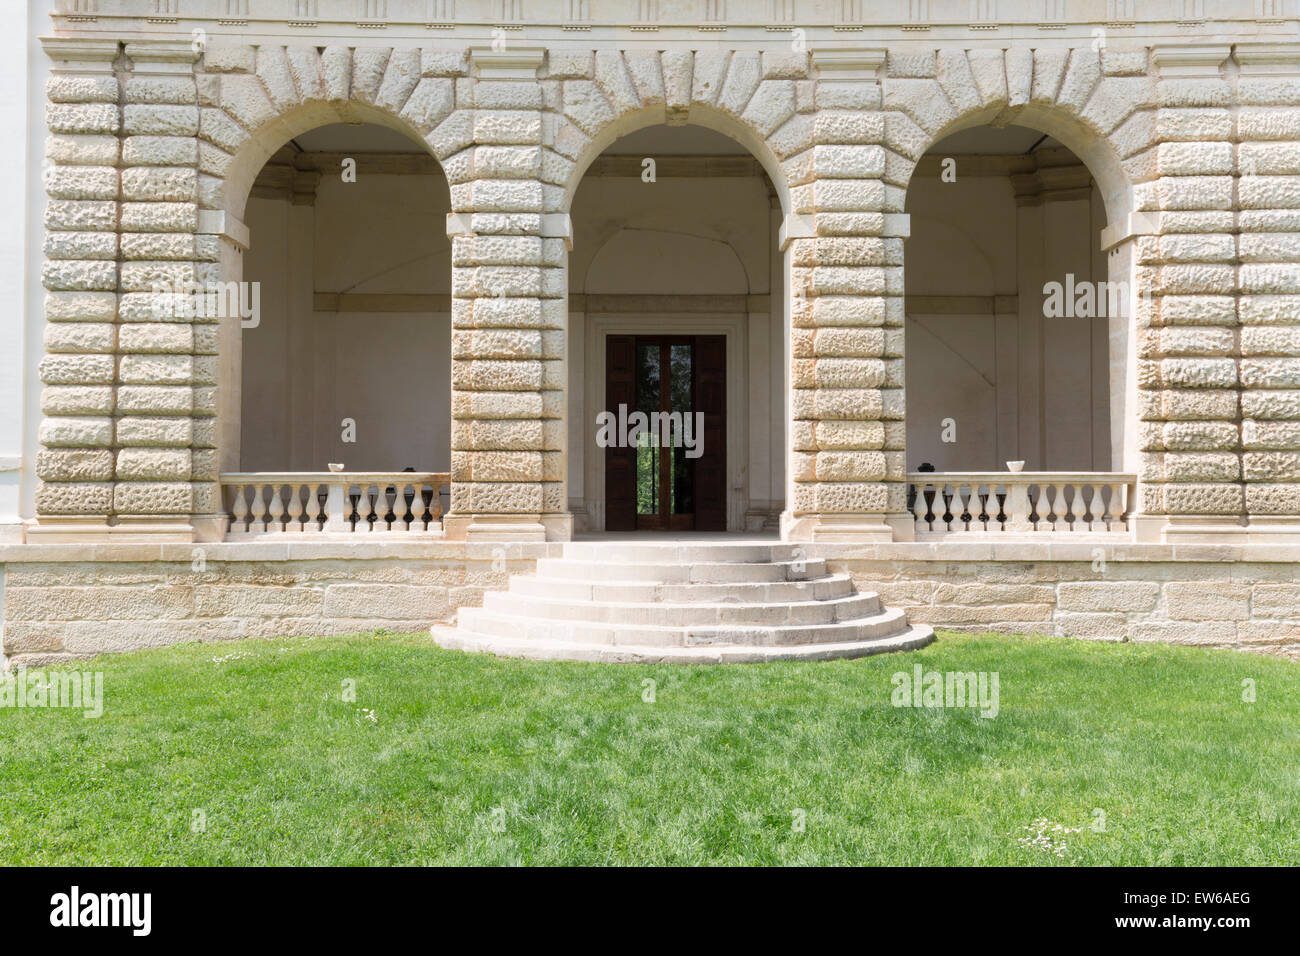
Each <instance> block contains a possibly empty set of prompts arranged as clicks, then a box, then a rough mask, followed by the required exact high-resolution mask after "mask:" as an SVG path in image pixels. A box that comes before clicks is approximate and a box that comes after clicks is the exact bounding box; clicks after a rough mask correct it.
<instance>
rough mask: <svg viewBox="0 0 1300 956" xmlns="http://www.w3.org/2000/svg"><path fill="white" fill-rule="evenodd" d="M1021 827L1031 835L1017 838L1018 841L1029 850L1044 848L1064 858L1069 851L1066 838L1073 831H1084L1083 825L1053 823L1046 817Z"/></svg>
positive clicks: (1044, 850) (1043, 849)
mask: <svg viewBox="0 0 1300 956" xmlns="http://www.w3.org/2000/svg"><path fill="white" fill-rule="evenodd" d="M1020 829H1022V830H1027V831H1028V834H1029V835H1028V836H1022V837H1019V838H1017V840H1016V843H1018V844H1019V845H1020V846H1022V847H1024V848H1025V849H1027V850H1042V851H1043V852H1044V853H1051V854H1052V855H1053V856H1056V857H1058V858H1063V857H1064V856H1065V855H1066V853H1067V852H1068V851H1069V845H1068V844H1067V843H1066V842H1065V839H1064V838H1065V837H1066V836H1068V835H1069V834H1071V833H1082V832H1083V827H1067V826H1065V824H1063V823H1053V822H1052V821H1051V820H1049V819H1047V818H1046V817H1039V818H1038V819H1037V820H1035V821H1034V822H1033V823H1029V824H1026V825H1025V826H1023V827H1021V828H1020Z"/></svg>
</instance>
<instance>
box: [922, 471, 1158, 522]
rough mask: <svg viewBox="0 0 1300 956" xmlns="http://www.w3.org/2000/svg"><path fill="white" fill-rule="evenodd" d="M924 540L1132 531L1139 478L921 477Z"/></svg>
mask: <svg viewBox="0 0 1300 956" xmlns="http://www.w3.org/2000/svg"><path fill="white" fill-rule="evenodd" d="M907 484H908V498H907V510H908V512H909V513H911V515H912V517H913V519H914V521H915V527H916V532H917V533H918V534H921V535H952V534H985V535H987V534H995V535H1005V534H1043V533H1056V534H1061V533H1065V534H1081V533H1087V534H1115V533H1123V532H1127V531H1128V529H1129V515H1130V514H1131V512H1132V510H1133V504H1134V493H1135V491H1136V488H1137V475H1135V474H1132V473H1130V472H1117V471H1115V472H1112V471H914V472H908V474H907Z"/></svg>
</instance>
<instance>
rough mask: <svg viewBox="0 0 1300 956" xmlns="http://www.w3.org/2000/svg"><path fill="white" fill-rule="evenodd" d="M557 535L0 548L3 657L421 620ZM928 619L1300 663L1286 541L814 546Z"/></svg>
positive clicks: (477, 600)
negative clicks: (498, 539) (530, 539)
mask: <svg viewBox="0 0 1300 956" xmlns="http://www.w3.org/2000/svg"><path fill="white" fill-rule="evenodd" d="M562 547H563V546H562V545H561V544H559V543H543V542H537V543H527V542H515V543H505V542H503V543H499V544H492V543H489V542H481V543H474V542H423V543H418V544H416V543H403V544H384V545H373V544H371V545H355V544H351V543H347V542H343V543H339V542H327V543H311V544H307V543H303V544H299V543H292V544H285V543H280V542H275V543H266V544H262V543H238V544H213V545H179V544H176V545H170V544H169V545H162V546H161V547H160V546H149V545H114V546H112V547H106V546H100V545H68V544H61V545H40V546H31V545H22V546H6V547H2V548H0V565H3V572H4V595H3V597H4V600H3V615H4V616H3V649H4V654H5V656H6V658H7V659H8V661H9V664H10V666H13V665H15V664H29V665H35V664H37V663H49V662H54V661H60V660H68V659H73V658H78V657H85V656H89V655H93V654H100V653H111V652H119V651H129V650H137V649H140V648H145V647H156V646H163V645H167V644H175V643H179V642H182V641H218V640H234V639H241V638H275V637H289V636H295V635H329V634H354V633H358V632H366V631H372V630H375V629H377V628H386V629H388V630H390V631H392V632H394V633H409V632H420V631H424V630H427V629H428V628H429V627H430V626H431V625H433V624H437V623H449V622H451V621H452V620H453V619H454V618H455V616H456V612H457V610H458V609H459V608H462V607H478V606H481V605H482V603H483V595H484V594H485V593H486V592H487V591H500V590H504V589H505V588H506V587H507V585H508V582H509V578H510V575H512V574H531V573H533V572H534V570H535V569H536V562H537V560H538V559H539V558H545V557H558V556H559V555H560V554H561V553H562ZM799 547H801V548H804V549H806V550H805V552H804V554H805V556H806V557H808V558H810V559H817V558H824V559H825V560H826V562H827V565H828V567H830V568H831V569H832V570H835V571H847V572H848V573H849V574H850V575H851V576H852V578H853V582H854V584H855V586H856V587H857V589H858V590H859V591H860V592H863V593H869V592H874V593H876V594H878V595H879V598H880V601H881V603H882V604H884V605H886V606H888V607H891V608H897V609H899V610H901V611H905V612H906V614H907V617H908V620H909V621H912V622H914V623H918V624H928V625H930V626H932V627H934V628H935V629H937V630H954V631H965V632H983V631H994V632H999V633H1012V634H1026V635H1029V634H1043V635H1049V636H1060V637H1077V638H1083V639H1089V640H1107V641H1157V642H1162V643H1170V644H1185V645H1191V646H1197V647H1212V648H1229V649H1234V650H1242V651H1250V652H1255V653H1267V654H1275V655H1280V656H1284V657H1288V658H1291V659H1294V660H1300V581H1297V579H1296V574H1295V563H1294V562H1293V561H1292V560H1291V556H1290V554H1289V553H1288V552H1289V549H1288V548H1286V547H1285V546H1242V547H1225V546H1216V545H1180V546H1178V548H1177V550H1176V551H1175V548H1174V547H1172V546H1168V545H1131V544H1111V545H1104V546H1101V547H1100V548H1099V549H1098V548H1096V547H1094V546H1092V545H1085V544H1069V545H1063V544H1045V543H1041V542H1019V543H1014V544H959V545H933V544H903V543H899V544H856V545H849V544H824V543H823V544H818V543H813V544H808V545H800V546H799Z"/></svg>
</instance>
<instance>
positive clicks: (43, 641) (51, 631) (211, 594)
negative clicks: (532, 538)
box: [0, 542, 545, 666]
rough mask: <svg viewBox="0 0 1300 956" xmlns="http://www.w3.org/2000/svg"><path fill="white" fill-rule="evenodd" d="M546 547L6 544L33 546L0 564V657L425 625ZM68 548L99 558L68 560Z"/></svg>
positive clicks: (55, 656)
mask: <svg viewBox="0 0 1300 956" xmlns="http://www.w3.org/2000/svg"><path fill="white" fill-rule="evenodd" d="M544 547H545V546H544V545H541V546H539V545H529V544H514V543H509V544H507V543H502V544H496V545H491V544H467V543H464V542H445V543H444V542H435V543H430V544H420V545H412V544H401V545H379V546H377V545H367V546H363V547H362V548H360V549H359V548H358V547H357V546H354V545H344V546H338V545H322V544H312V545H284V544H275V545H268V546H264V545H260V544H259V545H247V544H245V545H228V544H219V545H208V546H205V547H194V546H191V545H175V546H170V545H169V546H163V547H162V548H161V549H160V548H159V547H157V546H152V547H144V546H141V547H138V548H137V547H133V546H129V545H128V546H122V545H119V546H114V547H112V548H111V549H110V548H108V547H103V546H95V547H78V546H72V545H49V546H40V547H37V548H33V547H32V546H28V547H26V548H22V549H18V548H12V549H7V550H9V551H11V552H18V551H22V552H26V553H23V554H22V555H21V557H22V559H23V560H13V559H12V558H11V557H10V556H4V563H3V564H0V574H2V577H0V580H2V581H3V588H0V600H2V603H3V609H4V611H3V648H4V656H5V658H6V659H7V662H8V664H9V666H13V665H15V664H26V665H28V666H35V665H37V664H45V663H52V662H55V661H59V660H66V659H71V658H76V657H85V656H89V655H92V654H99V653H105V652H116V651H129V650H136V649H139V648H143V647H155V646H161V645H165V644H176V643H180V642H183V641H222V640H232V639H236V638H245V637H252V638H258V637H261V638H272V637H291V636H310V635H328V634H354V633H358V632H363V631H370V630H374V629H376V628H387V629H389V630H391V631H393V632H396V633H403V632H412V631H421V630H425V629H427V628H428V627H429V626H431V625H432V624H434V623H436V622H439V621H449V620H451V619H453V618H454V617H455V614H456V610H457V608H459V607H462V606H465V605H478V604H482V602H483V592H484V591H485V590H489V589H493V588H496V589H501V588H504V587H505V586H506V582H507V581H508V579H509V576H510V575H511V574H517V573H521V572H530V571H532V570H533V568H535V567H536V560H537V557H538V553H536V552H538V551H539V548H544ZM4 550H6V549H0V551H4ZM160 550H161V551H163V552H164V554H162V555H160V554H159V551H160ZM60 551H62V552H73V551H76V552H90V553H82V554H74V555H68V556H65V557H62V558H61V559H59V556H58V554H57V553H58V552H60ZM110 551H111V553H109V552H110ZM141 552H144V553H141ZM358 552H360V553H358ZM147 555H148V556H147Z"/></svg>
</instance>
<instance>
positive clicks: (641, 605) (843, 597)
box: [483, 591, 885, 611]
mask: <svg viewBox="0 0 1300 956" xmlns="http://www.w3.org/2000/svg"><path fill="white" fill-rule="evenodd" d="M490 595H498V596H501V597H507V598H520V599H523V600H527V601H530V602H533V603H537V604H544V605H548V606H555V605H580V606H582V607H598V608H618V609H620V610H644V609H647V608H648V609H652V610H656V611H658V610H662V609H664V608H666V607H680V608H690V609H691V610H704V609H707V608H714V609H722V608H726V609H728V610H735V609H736V608H742V607H743V608H770V607H790V608H812V607H826V606H827V605H835V604H848V603H850V602H852V601H856V600H858V599H860V598H868V599H870V598H874V599H875V600H876V603H877V604H878V605H879V606H880V607H881V608H884V606H885V604H884V602H883V601H881V600H880V595H879V594H877V593H876V592H875V591H850V592H849V593H848V594H837V595H835V596H834V597H828V598H822V599H820V600H812V601H734V602H724V603H716V602H715V603H712V604H708V603H704V602H688V603H680V604H679V603H676V602H674V601H630V602H629V601H580V600H576V599H574V598H553V599H552V598H546V597H540V596H538V595H536V594H523V593H521V592H519V591H488V592H487V594H486V595H484V604H483V606H484V607H486V606H487V600H486V599H487V597H488V596H490Z"/></svg>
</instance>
